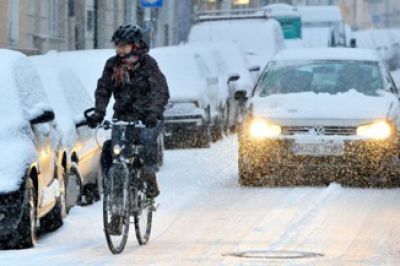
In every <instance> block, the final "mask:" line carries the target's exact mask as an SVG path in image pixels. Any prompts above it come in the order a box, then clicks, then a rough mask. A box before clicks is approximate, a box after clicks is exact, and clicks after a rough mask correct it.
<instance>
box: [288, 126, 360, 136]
mask: <svg viewBox="0 0 400 266" xmlns="http://www.w3.org/2000/svg"><path fill="white" fill-rule="evenodd" d="M356 133H357V128H356V127H349V126H289V127H288V126H284V127H282V134H283V135H295V134H312V135H325V136H333V135H336V136H351V135H356Z"/></svg>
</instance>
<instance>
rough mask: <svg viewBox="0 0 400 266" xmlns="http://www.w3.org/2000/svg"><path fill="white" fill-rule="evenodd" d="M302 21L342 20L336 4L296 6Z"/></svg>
mask: <svg viewBox="0 0 400 266" xmlns="http://www.w3.org/2000/svg"><path fill="white" fill-rule="evenodd" d="M298 10H299V12H300V13H301V20H302V21H303V22H325V21H332V22H340V21H342V20H343V18H342V14H341V12H340V9H339V7H337V6H298Z"/></svg>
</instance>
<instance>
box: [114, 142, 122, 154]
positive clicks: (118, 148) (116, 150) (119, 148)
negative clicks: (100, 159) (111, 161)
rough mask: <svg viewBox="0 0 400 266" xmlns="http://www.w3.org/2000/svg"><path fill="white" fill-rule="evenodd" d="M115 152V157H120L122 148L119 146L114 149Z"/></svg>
mask: <svg viewBox="0 0 400 266" xmlns="http://www.w3.org/2000/svg"><path fill="white" fill-rule="evenodd" d="M113 152H114V154H115V155H117V156H118V155H120V154H121V147H120V146H119V145H118V144H117V145H115V146H114V147H113Z"/></svg>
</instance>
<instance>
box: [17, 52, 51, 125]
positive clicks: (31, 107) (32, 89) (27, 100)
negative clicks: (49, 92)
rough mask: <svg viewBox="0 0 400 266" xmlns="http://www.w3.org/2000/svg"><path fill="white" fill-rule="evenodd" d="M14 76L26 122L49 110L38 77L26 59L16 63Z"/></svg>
mask: <svg viewBox="0 0 400 266" xmlns="http://www.w3.org/2000/svg"><path fill="white" fill-rule="evenodd" d="M14 75H15V80H16V86H17V88H18V93H19V95H20V99H21V101H22V104H23V107H24V111H25V115H26V116H27V118H28V120H31V119H34V118H36V117H37V116H39V115H41V114H42V113H43V112H44V111H45V110H51V108H50V107H49V103H48V101H47V96H46V93H45V91H44V89H43V84H42V81H41V79H40V76H39V74H38V72H37V70H36V69H35V68H34V67H33V65H32V63H31V62H30V61H29V59H28V58H21V59H20V60H18V62H16V64H15V68H14Z"/></svg>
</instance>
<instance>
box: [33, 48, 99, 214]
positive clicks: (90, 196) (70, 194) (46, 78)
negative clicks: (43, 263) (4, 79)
mask: <svg viewBox="0 0 400 266" xmlns="http://www.w3.org/2000/svg"><path fill="white" fill-rule="evenodd" d="M30 59H31V60H32V61H33V63H34V65H35V67H36V68H37V70H38V72H39V74H40V76H41V78H42V80H43V84H44V88H45V91H46V94H47V96H48V98H49V101H50V104H51V106H52V107H53V109H54V111H55V115H56V119H55V124H56V129H57V130H58V132H59V135H60V136H61V147H62V148H63V158H62V161H63V163H64V165H63V167H65V169H64V174H65V177H64V181H65V188H66V206H67V209H69V208H70V207H72V206H74V205H76V204H77V203H78V204H88V203H92V202H93V201H95V200H98V199H100V193H99V184H101V180H98V177H101V173H100V172H99V171H100V165H99V162H100V154H101V149H100V147H99V145H98V144H97V141H96V133H95V131H94V130H91V129H89V127H88V126H82V127H79V128H77V127H76V124H77V123H79V122H81V121H82V120H83V113H84V111H85V110H86V109H88V108H91V107H93V106H94V103H93V100H92V98H91V97H90V96H89V93H88V92H87V91H86V89H85V88H84V86H83V85H82V83H81V81H80V80H79V78H78V77H77V76H76V75H75V74H74V72H72V71H71V70H70V69H69V68H67V67H64V66H62V65H60V64H59V62H58V60H57V59H58V56H57V54H56V53H55V54H48V55H45V56H32V57H30ZM99 181H100V182H99Z"/></svg>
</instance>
